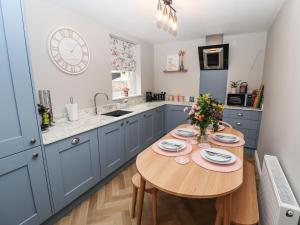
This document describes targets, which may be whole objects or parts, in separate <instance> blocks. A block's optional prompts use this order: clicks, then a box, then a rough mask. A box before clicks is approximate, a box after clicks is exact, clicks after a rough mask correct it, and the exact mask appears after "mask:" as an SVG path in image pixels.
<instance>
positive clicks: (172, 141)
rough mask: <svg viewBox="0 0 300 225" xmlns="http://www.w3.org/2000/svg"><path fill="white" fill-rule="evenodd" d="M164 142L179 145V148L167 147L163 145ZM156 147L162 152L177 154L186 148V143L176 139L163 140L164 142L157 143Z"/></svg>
mask: <svg viewBox="0 0 300 225" xmlns="http://www.w3.org/2000/svg"><path fill="white" fill-rule="evenodd" d="M164 142H169V143H172V144H175V145H180V147H179V148H178V147H176V146H172V145H167V144H163V143H164ZM158 147H159V148H161V149H162V150H165V151H169V152H178V151H182V150H183V149H185V148H186V143H185V142H184V141H180V140H177V139H165V140H161V141H160V142H159V143H158Z"/></svg>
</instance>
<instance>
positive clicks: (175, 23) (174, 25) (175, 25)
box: [172, 14, 177, 32]
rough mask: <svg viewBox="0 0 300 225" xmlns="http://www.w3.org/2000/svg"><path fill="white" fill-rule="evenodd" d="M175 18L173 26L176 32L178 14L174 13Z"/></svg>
mask: <svg viewBox="0 0 300 225" xmlns="http://www.w3.org/2000/svg"><path fill="white" fill-rule="evenodd" d="M173 19H174V20H173V27H172V29H173V31H174V32H175V31H176V30H177V17H176V14H174V16H173Z"/></svg>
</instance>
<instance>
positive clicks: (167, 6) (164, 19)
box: [157, 0, 178, 33]
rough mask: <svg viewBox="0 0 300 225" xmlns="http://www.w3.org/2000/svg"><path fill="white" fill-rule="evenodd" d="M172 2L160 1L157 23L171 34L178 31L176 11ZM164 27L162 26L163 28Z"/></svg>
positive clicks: (168, 0)
mask: <svg viewBox="0 0 300 225" xmlns="http://www.w3.org/2000/svg"><path fill="white" fill-rule="evenodd" d="M172 3H173V2H172V0H159V1H158V4H157V22H158V23H159V24H160V27H163V28H164V30H166V31H167V30H168V31H169V32H170V33H175V32H176V31H177V27H178V25H177V16H176V10H175V9H174V8H173V7H172ZM161 25H162V26H161Z"/></svg>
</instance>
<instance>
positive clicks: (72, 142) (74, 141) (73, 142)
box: [71, 138, 80, 145]
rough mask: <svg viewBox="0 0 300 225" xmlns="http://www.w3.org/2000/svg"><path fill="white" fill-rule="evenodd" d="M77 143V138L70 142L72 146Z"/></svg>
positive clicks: (78, 140)
mask: <svg viewBox="0 0 300 225" xmlns="http://www.w3.org/2000/svg"><path fill="white" fill-rule="evenodd" d="M79 142H80V139H79V138H74V139H73V140H72V141H71V144H72V145H77V144H78V143H79Z"/></svg>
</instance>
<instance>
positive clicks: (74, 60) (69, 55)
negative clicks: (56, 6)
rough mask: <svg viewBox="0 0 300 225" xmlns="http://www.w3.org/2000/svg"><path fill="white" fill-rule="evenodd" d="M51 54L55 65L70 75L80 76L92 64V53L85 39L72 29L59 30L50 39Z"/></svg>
mask: <svg viewBox="0 0 300 225" xmlns="http://www.w3.org/2000/svg"><path fill="white" fill-rule="evenodd" d="M48 47H49V54H50V57H51V59H52V61H53V63H54V64H55V65H56V66H57V67H58V68H59V69H60V70H62V71H64V72H65V73H68V74H72V75H75V74H80V73H82V72H83V71H85V70H86V69H87V67H88V65H89V62H90V52H89V48H88V46H87V43H86V41H85V40H84V39H83V37H82V36H81V35H80V34H79V33H78V32H76V31H74V30H73V29H71V28H59V29H57V30H55V31H54V32H53V33H52V34H51V35H50V37H49V45H48Z"/></svg>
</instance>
